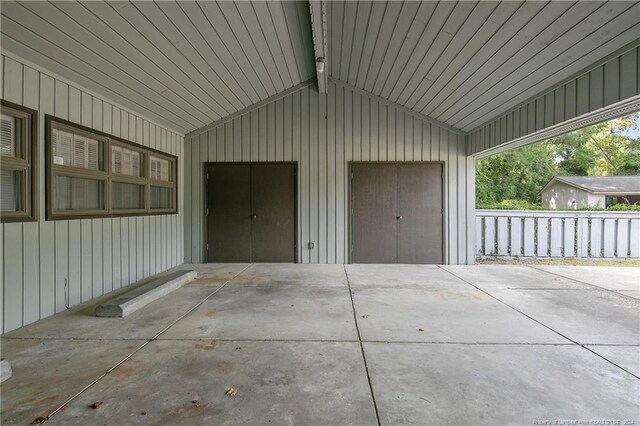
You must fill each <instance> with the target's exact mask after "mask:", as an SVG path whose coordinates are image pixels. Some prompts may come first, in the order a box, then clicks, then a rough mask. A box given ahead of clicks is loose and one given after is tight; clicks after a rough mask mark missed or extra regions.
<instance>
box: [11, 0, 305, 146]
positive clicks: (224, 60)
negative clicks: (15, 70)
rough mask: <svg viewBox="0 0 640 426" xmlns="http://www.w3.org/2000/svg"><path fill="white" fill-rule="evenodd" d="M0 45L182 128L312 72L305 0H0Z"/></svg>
mask: <svg viewBox="0 0 640 426" xmlns="http://www.w3.org/2000/svg"><path fill="white" fill-rule="evenodd" d="M0 7H1V13H2V22H1V31H2V40H1V42H2V49H3V50H5V49H7V50H9V51H10V52H13V53H15V54H16V55H19V56H21V57H23V58H25V59H27V60H29V61H31V62H33V63H35V64H37V65H40V66H43V67H46V68H47V69H50V70H52V71H54V72H56V73H58V74H60V75H61V76H62V77H64V78H68V79H69V80H71V81H74V82H78V84H82V85H83V86H85V87H86V88H88V89H90V90H93V91H95V92H97V93H99V94H101V95H104V96H107V97H109V98H110V99H112V100H114V101H116V102H119V103H121V104H122V105H123V106H125V107H128V108H131V109H133V110H135V111H139V112H140V113H142V114H144V115H146V116H148V117H149V118H152V119H155V120H157V121H158V122H159V123H161V124H164V125H166V126H169V127H170V128H173V129H175V130H178V131H181V132H183V133H187V132H189V131H191V130H194V129H197V128H199V127H201V126H204V125H206V124H209V123H211V122H212V121H215V120H218V119H220V118H222V117H224V116H227V115H229V114H231V113H233V112H235V111H238V110H240V109H243V108H245V107H248V106H250V105H252V104H254V103H256V102H259V101H261V100H264V99H266V98H267V97H269V96H272V95H274V94H276V93H278V92H281V91H283V90H286V89H288V88H290V87H292V86H295V85H296V84H298V83H300V82H302V81H306V80H308V79H310V78H313V77H314V76H315V66H314V63H313V53H312V52H313V44H312V41H311V33H310V23H309V13H308V5H307V3H306V2H293V1H284V2H266V1H255V2H220V3H216V2H210V1H208V2H199V3H196V2H165V1H162V2H150V1H137V2H107V3H105V2H97V1H87V2H81V3H77V2H66V1H55V2H43V1H36V2H30V1H25V2H5V1H3V2H2V3H1V6H0Z"/></svg>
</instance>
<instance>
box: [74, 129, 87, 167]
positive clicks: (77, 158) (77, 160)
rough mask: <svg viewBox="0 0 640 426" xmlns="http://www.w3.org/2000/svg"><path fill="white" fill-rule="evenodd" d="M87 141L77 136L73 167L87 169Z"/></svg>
mask: <svg viewBox="0 0 640 426" xmlns="http://www.w3.org/2000/svg"><path fill="white" fill-rule="evenodd" d="M85 145H86V144H85V140H84V138H83V137H82V136H76V137H75V138H74V140H73V165H74V166H75V167H82V168H83V169H86V168H87V166H86V159H85V155H86V149H85Z"/></svg>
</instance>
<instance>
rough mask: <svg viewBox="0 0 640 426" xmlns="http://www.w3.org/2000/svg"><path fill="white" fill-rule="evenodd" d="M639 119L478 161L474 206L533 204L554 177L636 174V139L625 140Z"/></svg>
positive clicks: (639, 150)
mask: <svg viewBox="0 0 640 426" xmlns="http://www.w3.org/2000/svg"><path fill="white" fill-rule="evenodd" d="M638 119H639V114H638V113H635V114H631V115H628V116H625V117H621V118H617V119H614V120H610V121H608V122H605V123H600V124H596V125H593V126H589V127H585V128H583V129H580V130H577V131H574V132H571V133H566V134H564V135H561V136H558V137H555V138H552V139H550V140H547V141H544V142H539V143H534V144H531V145H527V146H525V147H522V148H519V149H516V150H513V151H508V152H505V153H502V154H498V155H494V156H492V157H488V158H485V159H482V160H480V161H478V163H477V165H476V205H477V206H479V207H482V206H488V205H492V204H496V203H499V202H502V201H504V200H514V201H515V202H518V201H522V202H527V203H537V202H539V198H538V192H539V191H540V190H541V189H542V188H543V187H544V185H546V183H547V182H548V181H549V180H550V179H551V178H552V177H553V176H555V175H564V176H612V175H638V174H640V139H638V138H634V137H632V136H630V135H629V132H630V131H632V130H638V125H637V122H638Z"/></svg>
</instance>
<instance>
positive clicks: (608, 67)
mask: <svg viewBox="0 0 640 426" xmlns="http://www.w3.org/2000/svg"><path fill="white" fill-rule="evenodd" d="M619 61H620V59H619V58H615V59H613V60H611V61H609V62H607V63H606V64H604V66H603V70H604V76H603V77H602V78H603V81H604V93H603V94H604V101H603V102H604V105H611V104H613V103H615V102H618V101H619V100H620V90H619V89H620V63H619ZM604 105H603V106H604Z"/></svg>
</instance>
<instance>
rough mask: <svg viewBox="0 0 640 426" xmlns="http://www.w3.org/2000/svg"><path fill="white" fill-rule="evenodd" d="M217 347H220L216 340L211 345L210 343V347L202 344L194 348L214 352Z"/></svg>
mask: <svg viewBox="0 0 640 426" xmlns="http://www.w3.org/2000/svg"><path fill="white" fill-rule="evenodd" d="M217 345H218V342H217V341H216V340H212V341H211V343H209V344H208V345H203V344H202V343H196V344H195V346H194V347H195V348H196V349H204V350H205V351H212V350H214V349H215V348H216V346H217Z"/></svg>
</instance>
